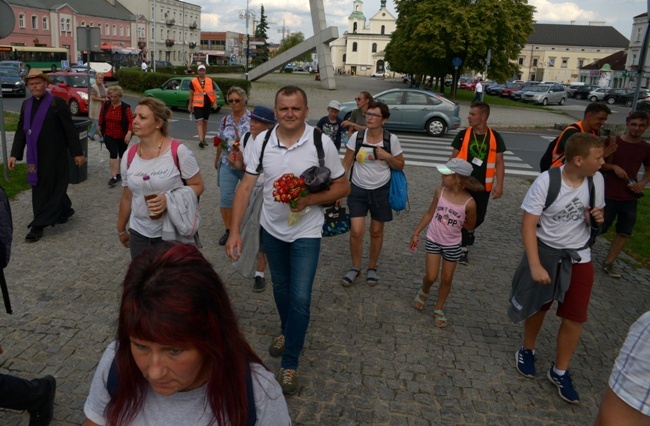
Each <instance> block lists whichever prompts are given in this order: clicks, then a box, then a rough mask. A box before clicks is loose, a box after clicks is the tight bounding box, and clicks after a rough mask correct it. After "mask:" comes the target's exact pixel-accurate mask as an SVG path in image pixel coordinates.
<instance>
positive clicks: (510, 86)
mask: <svg viewBox="0 0 650 426" xmlns="http://www.w3.org/2000/svg"><path fill="white" fill-rule="evenodd" d="M524 85H525V83H506V87H504V88H503V89H501V91H500V92H499V96H501V97H502V98H510V97H512V92H516V91H517V90H521V88H522V87H524Z"/></svg>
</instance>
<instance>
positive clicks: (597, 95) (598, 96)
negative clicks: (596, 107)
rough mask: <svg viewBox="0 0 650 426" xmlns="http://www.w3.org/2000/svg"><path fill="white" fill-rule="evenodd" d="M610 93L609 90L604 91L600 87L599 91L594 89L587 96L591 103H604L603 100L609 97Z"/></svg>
mask: <svg viewBox="0 0 650 426" xmlns="http://www.w3.org/2000/svg"><path fill="white" fill-rule="evenodd" d="M608 91H609V88H607V89H603V88H602V87H599V88H598V89H594V90H592V91H591V92H589V96H587V99H589V100H590V101H591V102H598V101H602V100H603V99H605V95H607V92H608Z"/></svg>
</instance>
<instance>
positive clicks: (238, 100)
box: [228, 99, 242, 104]
mask: <svg viewBox="0 0 650 426" xmlns="http://www.w3.org/2000/svg"><path fill="white" fill-rule="evenodd" d="M241 101H242V100H241V99H228V103H229V104H238V103H240V102H241Z"/></svg>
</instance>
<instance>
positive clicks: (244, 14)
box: [239, 0, 650, 80]
mask: <svg viewBox="0 0 650 426" xmlns="http://www.w3.org/2000/svg"><path fill="white" fill-rule="evenodd" d="M648 1H650V0H648ZM251 18H252V19H255V12H253V11H252V10H250V9H249V8H248V0H246V9H245V10H240V11H239V19H246V80H248V57H249V55H250V47H251V42H250V40H251V39H250V36H249V35H248V20H249V19H251Z"/></svg>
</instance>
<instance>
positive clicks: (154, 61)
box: [151, 0, 156, 72]
mask: <svg viewBox="0 0 650 426" xmlns="http://www.w3.org/2000/svg"><path fill="white" fill-rule="evenodd" d="M151 19H152V20H153V36H152V37H151V38H152V39H153V50H152V51H151V62H153V72H156V0H153V12H152V16H151Z"/></svg>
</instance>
